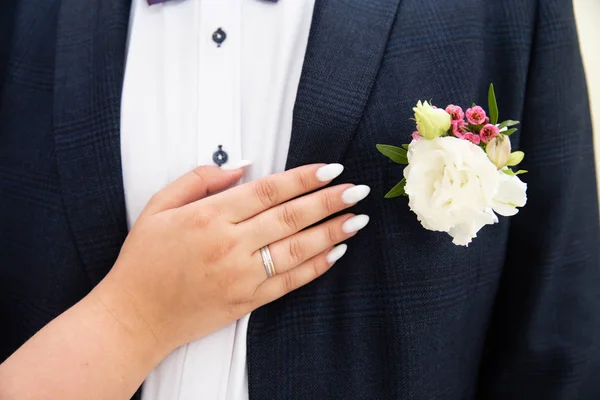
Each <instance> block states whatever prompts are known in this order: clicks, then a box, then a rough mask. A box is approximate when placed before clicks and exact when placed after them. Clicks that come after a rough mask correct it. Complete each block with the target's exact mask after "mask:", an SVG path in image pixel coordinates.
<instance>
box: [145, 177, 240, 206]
mask: <svg viewBox="0 0 600 400" xmlns="http://www.w3.org/2000/svg"><path fill="white" fill-rule="evenodd" d="M243 174H244V170H243V168H238V169H235V170H232V171H225V170H222V169H221V168H219V167H215V166H200V167H196V168H194V169H193V170H191V171H190V172H188V173H186V174H185V175H183V176H181V177H180V178H178V179H177V180H175V181H173V182H172V183H170V184H169V185H168V186H167V187H165V188H164V189H162V190H161V191H159V192H158V193H156V194H155V195H154V196H152V198H151V199H150V201H149V202H148V205H147V206H146V208H145V209H144V211H143V213H142V214H147V213H150V214H156V213H158V212H161V211H165V210H169V209H172V208H178V207H182V206H184V205H186V204H189V203H191V202H194V201H196V200H200V199H202V198H204V197H207V196H210V195H211V194H213V193H217V192H220V191H222V190H225V189H227V188H228V187H230V186H231V185H233V184H234V183H236V182H237V181H238V180H240V178H241V177H242V175H243Z"/></svg>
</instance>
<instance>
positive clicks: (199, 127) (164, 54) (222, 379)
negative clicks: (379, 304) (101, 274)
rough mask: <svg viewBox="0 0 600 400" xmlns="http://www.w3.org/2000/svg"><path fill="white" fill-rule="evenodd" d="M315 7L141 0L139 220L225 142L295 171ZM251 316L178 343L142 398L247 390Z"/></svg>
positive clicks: (134, 201) (133, 45)
mask: <svg viewBox="0 0 600 400" xmlns="http://www.w3.org/2000/svg"><path fill="white" fill-rule="evenodd" d="M313 7H314V0H280V1H279V2H278V3H270V2H266V1H262V0H172V1H170V2H167V3H162V4H158V5H153V6H148V4H147V2H146V0H133V5H132V13H131V23H130V30H129V43H128V54H127V66H126V72H125V81H124V87H123V98H122V117H121V156H122V165H123V181H124V187H125V201H126V207H127V218H128V223H129V225H130V226H131V225H132V224H133V223H134V222H135V220H136V219H137V218H138V216H139V214H140V212H141V211H142V209H143V208H144V206H145V205H146V203H147V201H148V200H149V198H150V196H152V195H153V194H154V193H155V192H157V191H158V190H160V189H161V188H163V187H164V186H165V185H166V184H167V183H169V182H171V181H173V180H174V179H176V178H177V177H179V176H180V175H182V174H184V173H185V172H187V171H189V170H191V169H192V168H194V167H195V166H197V165H203V164H208V165H210V164H213V160H212V157H213V153H214V152H215V151H216V150H217V147H218V146H219V145H222V146H223V150H224V151H225V152H226V153H227V154H228V156H229V161H228V164H234V163H237V162H239V161H241V160H250V161H252V163H253V164H252V166H251V167H250V168H249V169H248V170H247V171H246V175H245V180H253V179H257V178H260V177H263V176H267V175H270V174H272V173H274V172H279V171H283V170H284V168H285V162H286V158H287V152H288V147H289V141H290V134H291V126H292V113H293V108H294V102H295V98H296V93H297V89H298V83H299V80H300V73H301V69H302V64H303V61H304V54H305V52H306V44H307V41H308V33H309V30H310V25H311V21H312V12H313ZM219 28H221V31H222V32H225V35H226V37H225V40H224V41H222V43H221V44H220V46H219V45H218V43H217V42H215V40H213V33H214V32H215V31H217V30H218V29H219ZM257 268H262V266H257ZM156 295H157V296H160V293H157V294H156ZM248 317H249V316H246V317H244V318H242V319H241V320H239V321H237V322H234V323H232V324H231V325H229V326H226V327H225V328H223V329H221V330H220V331H218V332H215V333H213V334H212V335H210V336H208V337H205V338H203V339H201V340H198V341H195V342H193V343H190V344H188V345H184V346H182V347H180V348H179V349H177V350H176V351H175V352H173V353H172V354H171V355H170V356H169V357H167V358H166V359H165V360H164V361H163V362H162V363H161V364H160V365H159V366H158V367H157V368H156V369H155V370H154V371H153V372H152V373H151V374H150V376H149V377H148V379H147V380H146V382H145V383H144V386H143V396H142V398H143V400H200V399H207V400H212V399H219V400H220V399H222V400H238V399H246V398H248V384H247V380H248V378H247V368H246V330H247V326H248Z"/></svg>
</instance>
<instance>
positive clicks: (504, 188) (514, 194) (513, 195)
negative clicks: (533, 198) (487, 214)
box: [492, 171, 527, 217]
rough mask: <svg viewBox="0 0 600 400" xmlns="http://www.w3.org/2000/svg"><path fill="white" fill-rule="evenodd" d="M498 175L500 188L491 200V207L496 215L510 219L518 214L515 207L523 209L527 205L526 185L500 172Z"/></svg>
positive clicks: (517, 178) (514, 177)
mask: <svg viewBox="0 0 600 400" xmlns="http://www.w3.org/2000/svg"><path fill="white" fill-rule="evenodd" d="M498 175H499V178H500V179H499V180H500V186H499V188H498V193H496V196H494V198H493V200H492V207H493V208H494V211H496V212H497V213H498V214H500V215H502V216H504V217H510V216H512V215H515V214H516V213H518V212H519V210H517V207H523V206H524V205H525V203H527V184H526V183H524V182H522V181H521V180H520V179H519V177H518V176H510V175H506V174H505V173H504V172H502V171H498Z"/></svg>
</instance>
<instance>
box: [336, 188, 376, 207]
mask: <svg viewBox="0 0 600 400" xmlns="http://www.w3.org/2000/svg"><path fill="white" fill-rule="evenodd" d="M370 191H371V188H370V187H368V186H367V185H358V186H353V187H351V188H349V189H346V190H344V193H342V201H343V202H344V203H345V204H354V203H358V202H359V201H361V200H362V199H364V198H365V197H367V196H368V195H369V192H370Z"/></svg>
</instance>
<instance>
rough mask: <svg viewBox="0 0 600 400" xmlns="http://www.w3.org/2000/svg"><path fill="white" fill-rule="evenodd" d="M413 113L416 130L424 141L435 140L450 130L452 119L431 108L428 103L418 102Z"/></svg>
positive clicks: (439, 109)
mask: <svg viewBox="0 0 600 400" xmlns="http://www.w3.org/2000/svg"><path fill="white" fill-rule="evenodd" d="M413 111H414V112H415V120H416V121H417V130H418V131H419V133H420V134H421V136H423V137H424V138H425V139H429V140H431V139H435V138H436V137H438V136H441V135H443V134H444V133H446V132H447V131H448V129H450V126H451V121H452V117H451V116H450V114H448V113H447V112H446V111H445V110H443V109H441V108H433V107H432V106H431V104H429V103H428V102H426V101H424V102H422V103H421V101H419V102H418V103H417V106H416V107H414V108H413Z"/></svg>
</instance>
